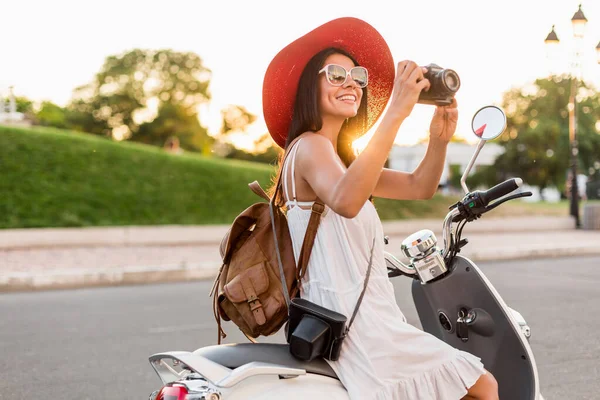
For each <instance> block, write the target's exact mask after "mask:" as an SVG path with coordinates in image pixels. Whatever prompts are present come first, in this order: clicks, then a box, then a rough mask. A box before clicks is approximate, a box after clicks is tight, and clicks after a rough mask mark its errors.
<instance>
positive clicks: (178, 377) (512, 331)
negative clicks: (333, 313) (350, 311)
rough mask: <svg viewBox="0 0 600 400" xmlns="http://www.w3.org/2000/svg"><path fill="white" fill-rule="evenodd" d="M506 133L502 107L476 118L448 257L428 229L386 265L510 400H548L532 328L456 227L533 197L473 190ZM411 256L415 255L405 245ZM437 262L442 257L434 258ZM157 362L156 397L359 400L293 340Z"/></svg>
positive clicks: (428, 327) (175, 355)
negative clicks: (475, 140)
mask: <svg viewBox="0 0 600 400" xmlns="http://www.w3.org/2000/svg"><path fill="white" fill-rule="evenodd" d="M505 127H506V116H505V115H504V113H503V112H502V110H500V109H498V108H497V107H493V106H488V107H484V108H482V109H481V110H480V111H478V112H477V114H476V115H475V117H474V118H473V122H472V128H473V131H474V132H475V133H476V135H477V136H478V137H479V138H480V139H481V141H480V144H479V146H478V147H477V150H476V152H475V154H474V156H473V158H472V159H471V162H470V164H469V166H468V167H467V170H466V171H465V173H464V175H463V178H462V180H461V184H462V186H463V188H464V189H465V192H466V193H467V195H466V196H465V198H464V199H463V200H462V201H461V202H459V203H457V204H456V205H455V207H454V208H453V209H452V211H451V212H450V213H449V214H448V216H447V217H446V220H445V221H444V238H443V239H444V251H443V252H438V251H437V247H436V245H437V241H436V239H435V236H434V235H433V233H432V232H431V231H420V232H417V233H416V234H415V235H412V236H411V237H410V238H409V239H407V240H406V241H405V242H408V243H409V244H410V243H412V245H413V246H415V247H413V249H414V248H419V249H420V247H419V246H421V245H423V247H424V248H425V250H424V253H423V254H421V255H423V257H422V258H419V259H418V261H417V258H413V259H411V262H412V264H411V265H409V266H407V265H404V264H403V263H402V262H400V261H399V260H398V259H396V258H395V257H394V256H393V255H391V254H389V253H386V264H387V267H388V272H389V275H390V277H393V276H400V275H404V276H409V277H411V279H413V278H415V279H414V281H413V284H412V294H413V300H414V302H415V308H416V310H417V312H418V314H419V319H420V320H421V325H422V326H423V330H424V331H425V332H428V333H430V334H432V335H434V336H436V337H438V338H439V339H440V340H443V341H444V342H446V343H448V344H449V345H451V346H453V347H455V348H457V349H460V350H463V351H467V352H469V353H471V354H474V355H475V356H477V357H479V358H481V360H482V362H483V364H484V366H485V367H486V369H487V370H488V371H490V372H491V373H492V374H493V375H494V377H495V378H496V380H497V381H498V386H499V394H500V398H502V399H511V400H543V397H542V395H541V394H540V390H539V379H538V372H537V367H536V364H535V359H534V356H533V352H532V350H531V347H530V346H529V336H530V335H531V333H530V330H529V327H528V326H527V323H526V322H525V320H524V319H523V317H522V316H521V314H519V313H518V312H516V311H515V310H512V309H511V308H510V307H508V306H507V305H506V303H505V302H504V300H503V299H502V298H501V297H500V295H499V294H498V292H497V291H496V289H495V288H494V287H493V286H492V284H491V283H490V281H489V280H488V279H487V278H486V276H485V275H484V274H483V272H481V270H480V269H479V268H478V267H477V266H476V265H475V264H474V263H473V262H472V261H470V260H468V259H466V258H464V257H461V256H460V255H457V252H456V251H454V250H460V247H462V246H463V245H464V243H463V242H461V240H460V233H461V232H462V228H461V229H460V230H459V231H458V232H456V231H454V230H453V228H452V226H453V224H454V223H460V222H464V223H466V222H467V221H473V220H475V219H477V218H478V217H479V216H481V214H483V213H485V212H487V211H489V210H491V209H493V208H494V207H496V206H498V205H500V204H501V203H502V202H504V201H506V200H509V199H510V198H516V197H523V196H524V195H515V196H512V197H510V198H504V200H499V201H496V202H495V203H493V204H490V202H491V201H493V200H497V199H498V198H501V197H502V196H505V195H507V194H509V193H511V192H512V191H514V190H515V189H516V188H517V187H518V186H519V185H520V183H521V182H522V181H521V180H520V179H512V180H509V181H506V182H503V183H501V184H499V185H497V186H495V187H494V188H492V189H490V190H488V191H485V192H479V191H477V192H472V193H471V192H469V190H468V188H467V187H466V184H465V179H466V177H467V176H468V174H469V171H470V169H471V168H472V166H473V163H474V161H475V158H476V157H477V155H478V154H479V151H480V150H481V148H482V147H483V144H484V143H485V141H486V140H489V139H493V138H494V137H497V136H498V135H500V134H501V133H502V131H504V129H505ZM529 195H531V194H529ZM488 205H489V206H488ZM415 238H417V239H416V240H415ZM425 245H426V246H425ZM403 252H405V254H406V255H407V256H408V255H409V254H408V252H407V251H405V248H404V244H403ZM410 256H411V257H412V256H414V254H412V255H410ZM434 258H435V259H437V260H439V261H437V262H434V261H431V260H433V259H434ZM430 261H431V262H430ZM432 265H433V268H432ZM438 267H439V268H438ZM438 271H442V273H441V274H438ZM436 274H438V275H436ZM416 278H418V279H416ZM150 363H151V365H152V367H153V368H154V369H155V370H156V372H157V373H158V375H159V377H160V378H161V380H162V382H163V384H164V385H165V387H163V388H162V389H161V390H160V391H156V392H154V393H153V394H152V395H151V396H150V399H151V400H221V399H222V400H246V399H253V400H274V399H286V400H300V399H302V400H305V399H314V400H320V399H323V400H325V399H327V400H349V396H348V393H347V392H346V390H345V389H344V386H343V385H342V384H341V382H340V381H339V380H338V379H337V376H336V375H335V373H334V372H333V370H332V369H331V367H330V366H329V364H327V363H326V362H325V361H324V360H323V359H316V360H313V361H311V362H304V361H300V360H298V359H296V358H294V357H293V356H292V355H291V354H290V352H289V348H288V347H287V345H285V344H267V343H257V344H250V343H248V344H233V345H220V346H209V347H204V348H201V349H198V350H196V351H194V352H193V353H192V352H168V353H159V354H155V355H153V356H151V357H150ZM373 389H374V390H376V388H373ZM457 400H458V399H457Z"/></svg>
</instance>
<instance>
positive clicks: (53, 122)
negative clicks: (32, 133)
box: [35, 101, 70, 129]
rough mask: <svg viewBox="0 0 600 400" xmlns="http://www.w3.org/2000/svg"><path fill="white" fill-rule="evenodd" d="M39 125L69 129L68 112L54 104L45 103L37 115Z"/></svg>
mask: <svg viewBox="0 0 600 400" xmlns="http://www.w3.org/2000/svg"><path fill="white" fill-rule="evenodd" d="M35 117H36V120H37V123H38V124H40V125H43V126H53V127H55V128H61V129H65V128H69V126H70V124H69V121H68V119H67V110H65V109H64V108H62V107H60V106H58V105H56V104H54V103H52V102H51V101H44V102H42V105H41V107H40V110H39V111H38V112H37V113H36V114H35Z"/></svg>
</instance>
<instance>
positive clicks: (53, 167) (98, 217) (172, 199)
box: [0, 127, 455, 228]
mask: <svg viewBox="0 0 600 400" xmlns="http://www.w3.org/2000/svg"><path fill="white" fill-rule="evenodd" d="M274 173H275V169H274V168H273V167H272V166H268V165H266V164H260V163H252V162H245V161H236V160H223V159H219V158H206V157H203V156H200V155H197V154H191V153H188V154H182V155H171V154H168V153H166V152H164V151H163V150H162V149H159V148H156V147H151V146H146V145H140V144H136V143H129V142H114V141H111V140H107V139H104V138H102V137H98V136H95V135H89V134H83V133H78V132H70V131H63V130H58V129H50V128H40V127H36V128H31V129H21V128H9V127H0V174H1V176H2V178H1V179H0V228H29V227H69V226H111V225H112V226H114V225H162V224H175V225H179V224H182V225H185V224H193V225H196V224H229V223H231V222H232V221H233V219H234V218H235V217H236V216H237V215H238V214H239V213H240V212H241V211H242V210H244V208H246V207H248V206H249V205H250V204H252V203H254V202H257V201H260V199H259V198H258V197H257V196H256V195H255V194H254V193H252V192H251V191H250V189H248V187H247V184H248V183H249V182H251V181H253V180H258V181H259V182H260V184H261V185H262V186H263V188H265V189H266V188H267V187H268V186H269V185H270V181H271V177H272V174H274ZM453 201H455V199H447V198H444V197H442V196H436V197H434V199H432V200H429V201H426V202H425V201H402V202H399V201H391V200H385V199H376V200H375V206H376V207H377V209H378V211H379V214H380V216H381V218H382V219H384V220H385V219H405V218H437V217H442V216H443V215H445V213H446V212H447V207H448V205H450V204H452V202H453Z"/></svg>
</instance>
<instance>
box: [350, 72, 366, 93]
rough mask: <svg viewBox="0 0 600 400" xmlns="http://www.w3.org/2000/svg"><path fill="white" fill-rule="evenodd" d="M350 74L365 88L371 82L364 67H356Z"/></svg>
mask: <svg viewBox="0 0 600 400" xmlns="http://www.w3.org/2000/svg"><path fill="white" fill-rule="evenodd" d="M350 76H351V77H352V79H353V80H354V82H356V84H357V85H358V86H360V87H361V88H364V87H365V86H367V84H368V83H369V75H368V73H367V69H366V68H364V67H354V68H352V71H350Z"/></svg>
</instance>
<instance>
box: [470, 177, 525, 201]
mask: <svg viewBox="0 0 600 400" xmlns="http://www.w3.org/2000/svg"><path fill="white" fill-rule="evenodd" d="M522 184H523V179H521V178H513V179H509V180H507V181H504V182H502V183H499V184H497V185H496V186H494V187H493V188H491V189H489V190H486V191H484V192H482V193H481V194H480V196H481V199H482V200H483V202H484V203H485V205H486V206H487V205H488V204H489V203H490V201H493V200H496V199H499V198H500V197H502V196H504V195H507V194H509V193H510V192H512V191H514V190H516V189H518V188H519V187H521V185H522Z"/></svg>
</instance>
